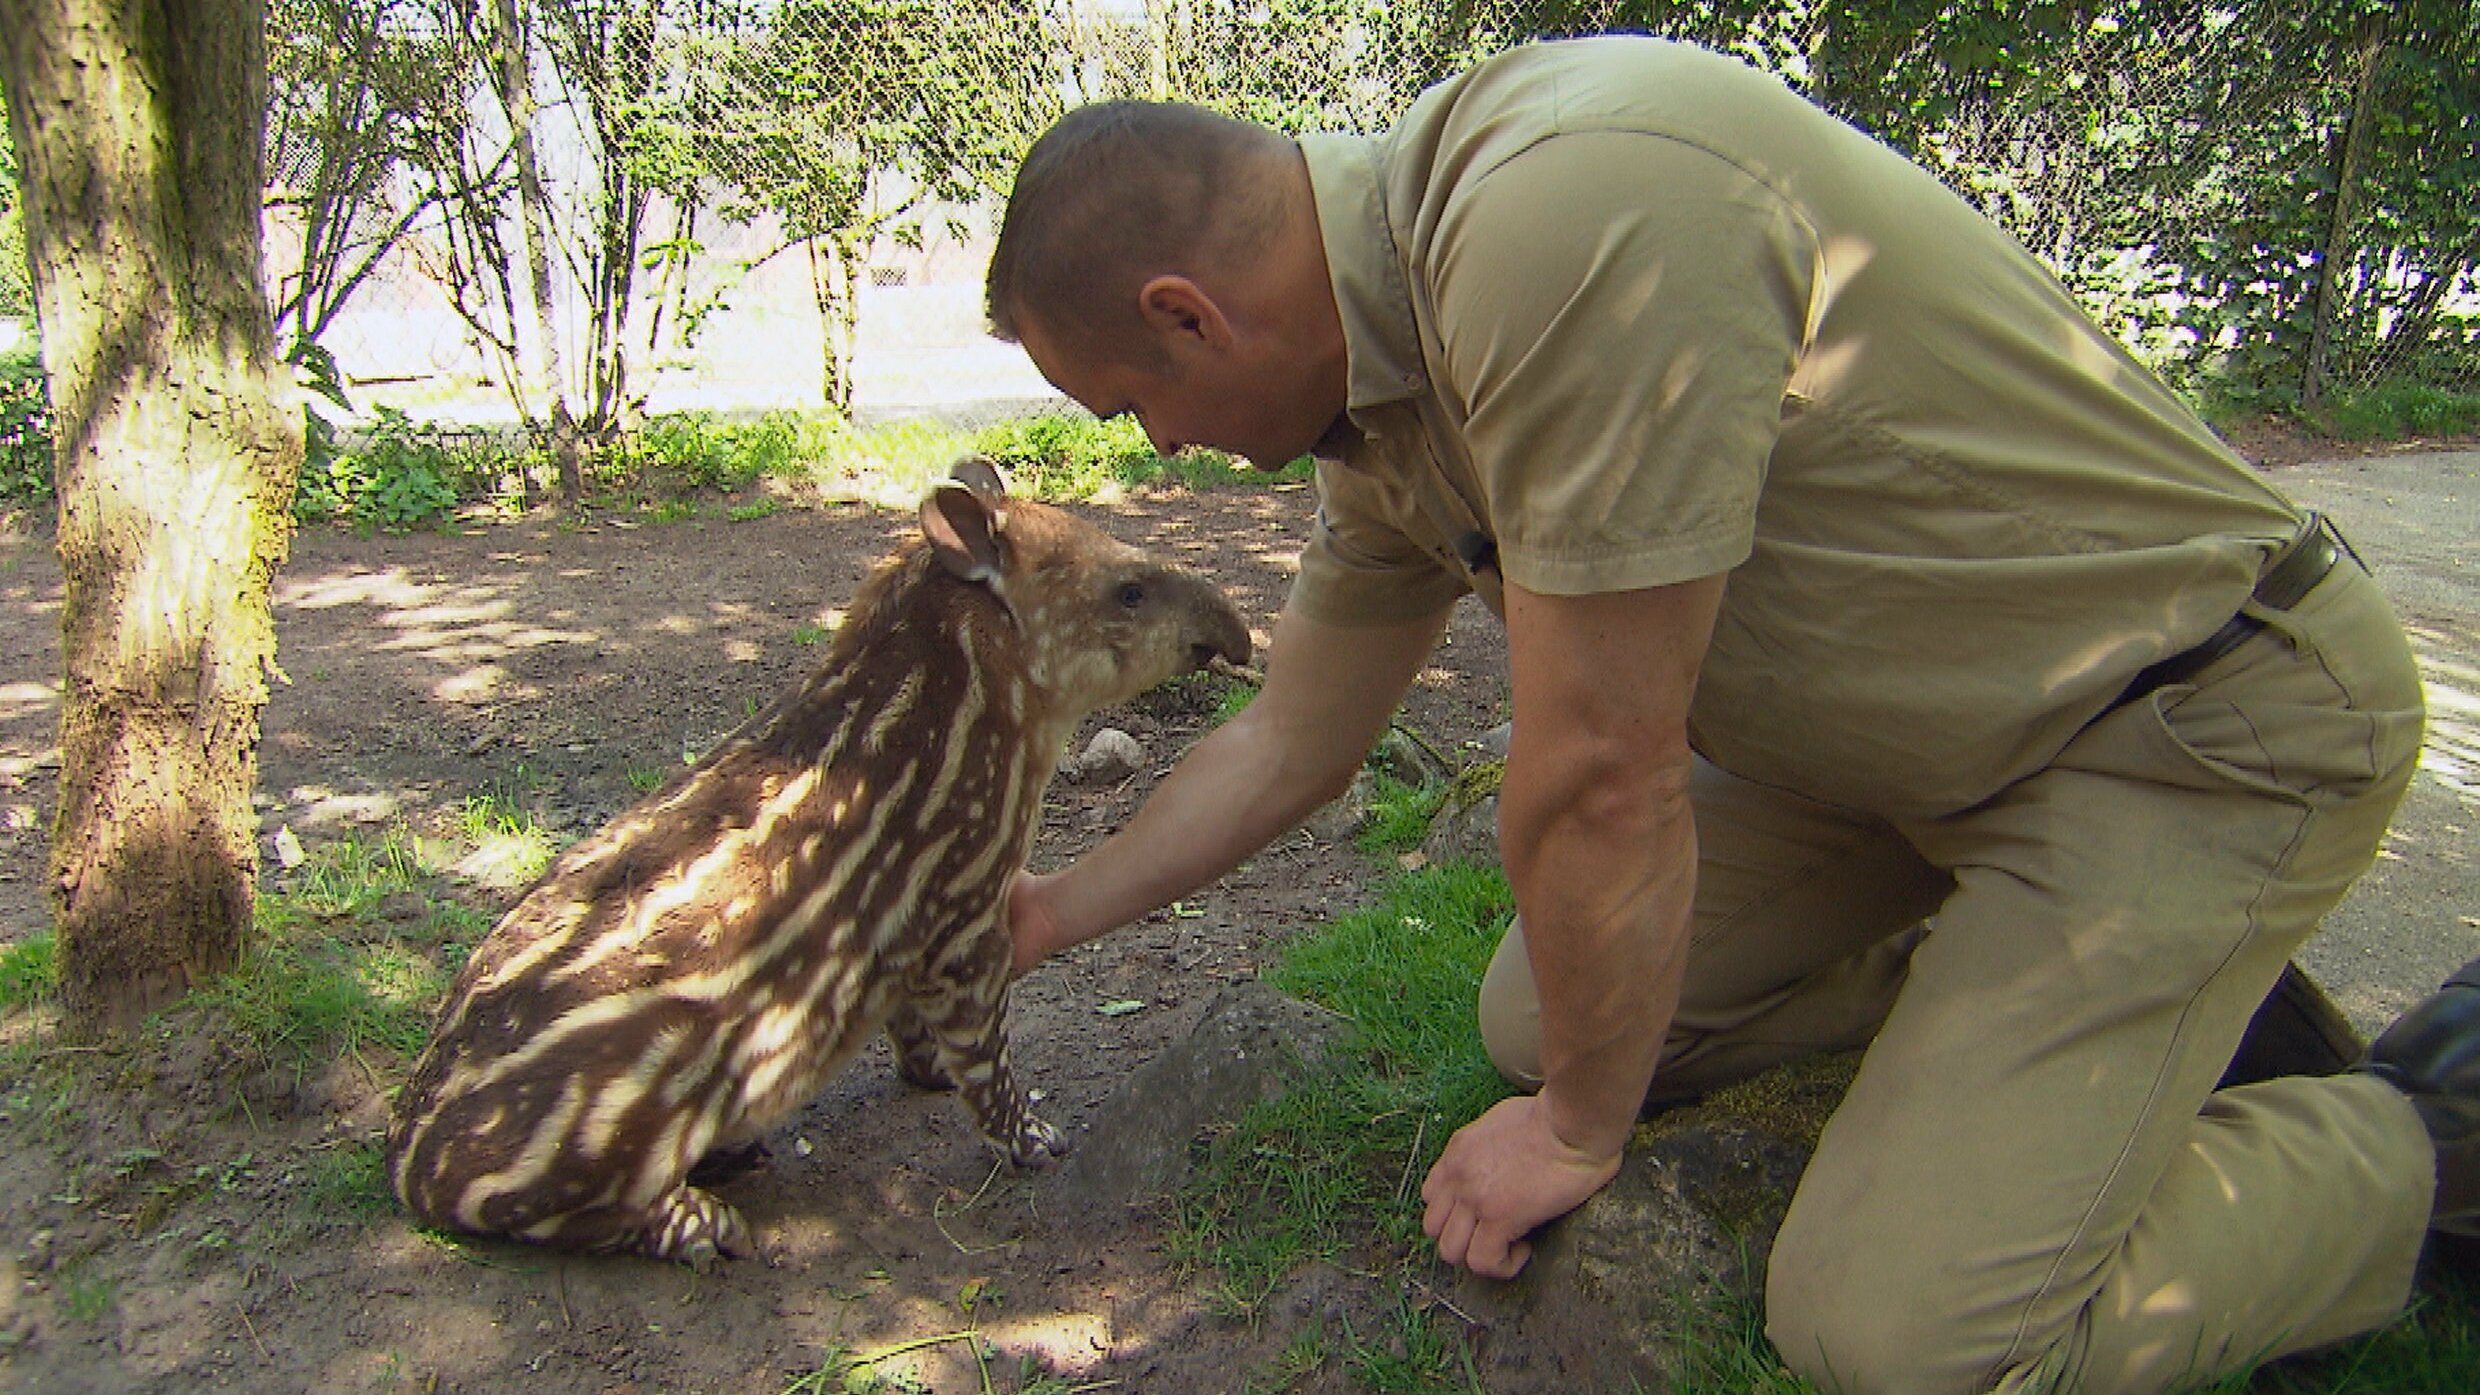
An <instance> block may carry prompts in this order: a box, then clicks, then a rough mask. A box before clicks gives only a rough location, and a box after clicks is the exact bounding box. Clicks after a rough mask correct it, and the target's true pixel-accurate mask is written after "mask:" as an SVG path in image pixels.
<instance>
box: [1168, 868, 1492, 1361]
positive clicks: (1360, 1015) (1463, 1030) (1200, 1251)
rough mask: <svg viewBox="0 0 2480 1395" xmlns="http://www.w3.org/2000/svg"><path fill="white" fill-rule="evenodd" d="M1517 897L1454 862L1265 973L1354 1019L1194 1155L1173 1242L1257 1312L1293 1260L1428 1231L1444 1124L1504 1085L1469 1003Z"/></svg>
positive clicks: (1350, 917)
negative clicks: (1425, 1211)
mask: <svg viewBox="0 0 2480 1395" xmlns="http://www.w3.org/2000/svg"><path fill="white" fill-rule="evenodd" d="M1509 908H1510V903H1509V901H1508V897H1507V890H1506V883H1505V881H1504V879H1502V878H1500V877H1499V876H1498V875H1497V874H1496V873H1494V872H1489V871H1485V870H1482V869H1479V868H1473V867H1467V866H1460V865H1450V866H1445V867H1437V868H1428V869H1424V870H1422V871H1419V872H1415V873H1411V874H1408V875H1405V876H1401V877H1396V878H1393V879H1390V880H1388V881H1386V882H1384V883H1382V884H1381V886H1380V888H1379V896H1378V901H1377V903H1376V904H1375V905H1373V906H1371V907H1369V908H1367V909H1365V910H1361V911H1356V912H1352V913H1350V914H1347V915H1345V916H1343V917H1342V918H1340V919H1338V920H1337V921H1336V922H1335V923H1334V925H1333V926H1332V927H1330V928H1329V929H1328V930H1326V931H1325V932H1324V933H1321V934H1318V935H1315V936H1311V937H1308V938H1304V939H1302V940H1299V941H1296V942H1295V943H1294V944H1293V945H1291V946H1290V947H1288V948H1287V949H1286V951H1285V952H1284V954H1283V957H1282V961H1281V963H1280V964H1279V965H1278V966H1277V967H1276V969H1275V970H1274V972H1273V973H1272V974H1271V975H1269V977H1270V979H1271V980H1272V982H1273V983H1274V985H1275V986H1276V987H1278V988H1281V989H1283V990H1284V991H1285V992H1288V993H1291V994H1294V995H1295V996H1298V997H1303V998H1307V999H1309V1000H1310V1001H1312V1002H1316V1003H1320V1004H1323V1005H1324V1006H1327V1007H1329V1008H1332V1009H1334V1010H1336V1011H1338V1012H1340V1013H1343V1014H1344V1015H1345V1016H1347V1017H1350V1018H1352V1019H1353V1021H1354V1024H1355V1027H1356V1029H1357V1030H1356V1035H1355V1044H1356V1050H1355V1051H1354V1052H1352V1053H1348V1055H1347V1059H1346V1060H1344V1061H1343V1062H1342V1063H1340V1064H1337V1065H1332V1066H1329V1067H1327V1068H1325V1069H1322V1070H1318V1071H1314V1072H1311V1073H1309V1074H1308V1075H1306V1076H1305V1077H1304V1078H1303V1079H1302V1080H1300V1081H1298V1082H1296V1083H1295V1084H1294V1086H1293V1087H1292V1088H1291V1089H1289V1090H1287V1091H1286V1092H1284V1093H1283V1094H1282V1095H1280V1096H1278V1097H1277V1098H1275V1099H1274V1100H1272V1101H1269V1102H1267V1103H1265V1104H1262V1105H1259V1106H1257V1107H1256V1108H1253V1109H1251V1110H1250V1111H1248V1112H1247V1113H1246V1114H1245V1115H1243V1116H1242V1118H1241V1119H1240V1121H1239V1122H1238V1123H1237V1124H1236V1125H1235V1126H1234V1127H1233V1128H1232V1129H1231V1130H1229V1131H1228V1132H1226V1133H1224V1134H1222V1135H1221V1136H1219V1137H1217V1138H1215V1139H1214V1140H1213V1141H1212V1142H1211V1143H1210V1144H1209V1145H1208V1146H1207V1147H1206V1148H1205V1149H1204V1151H1203V1155H1202V1156H1201V1157H1200V1158H1199V1159H1198V1160H1197V1166H1196V1168H1195V1170H1194V1172H1193V1173H1192V1175H1191V1179H1190V1182H1189V1183H1188V1185H1186V1186H1184V1187H1183V1188H1182V1189H1181V1191H1180V1195H1179V1197H1178V1198H1177V1199H1176V1201H1175V1206H1174V1213H1175V1214H1174V1225H1173V1236H1172V1249H1173V1253H1174V1254H1175V1255H1177V1256H1178V1257H1179V1258H1180V1259H1181V1260H1182V1261H1183V1262H1186V1263H1190V1264H1194V1265H1199V1266H1203V1267H1206V1268H1210V1269H1212V1270H1213V1271H1214V1272H1215V1273H1216V1275H1217V1276H1218V1277H1217V1286H1216V1289H1215V1296H1216V1299H1217V1301H1218V1303H1219V1304H1220V1305H1221V1306H1223V1307H1224V1308H1226V1309H1227V1310H1228V1311H1231V1312H1234V1313H1239V1314H1250V1313H1254V1312H1255V1311H1256V1310H1257V1309H1258V1308H1259V1306H1260V1305H1261V1304H1262V1303H1263V1302H1264V1300H1265V1299H1266V1297H1267V1296H1268V1295H1269V1294H1271V1293H1272V1292H1273V1291H1274V1289H1275V1287H1276V1286H1277V1285H1278V1284H1280V1283H1281V1282H1282V1280H1283V1279H1284V1277H1285V1276H1286V1275H1288V1274H1290V1273H1291V1272H1292V1271H1293V1270H1294V1269H1296V1268H1298V1267H1299V1266H1300V1265H1302V1264H1305V1263H1308V1262H1310V1261H1312V1260H1318V1259H1331V1258H1335V1257H1337V1256H1340V1255H1343V1254H1345V1253H1347V1252H1351V1251H1355V1250H1358V1249H1361V1248H1364V1247H1369V1246H1378V1247H1382V1248H1389V1247H1391V1248H1395V1249H1398V1250H1400V1249H1402V1248H1403V1247H1406V1246H1409V1245H1411V1244H1412V1243H1414V1242H1415V1241H1416V1240H1417V1239H1418V1237H1419V1231H1420V1208H1419V1203H1418V1198H1417V1191H1418V1186H1419V1182H1420V1179H1421V1177H1422V1176H1424V1175H1425V1174H1426V1173H1427V1171H1428V1168H1429V1165H1430V1163H1431V1162H1433V1161H1435V1160H1436V1158H1437V1155H1438V1151H1439V1149H1440V1148H1442V1147H1443V1146H1444V1145H1445V1143H1446V1140H1447V1136H1448V1135H1449V1134H1451V1133H1453V1132H1454V1131H1455V1130H1456V1129H1457V1128H1459V1127H1461V1126H1462V1125H1463V1124H1464V1123H1465V1122H1466V1121H1468V1120H1469V1119H1471V1118H1472V1117H1473V1116H1474V1115H1477V1114H1478V1113H1480V1112H1481V1111H1482V1110H1483V1109H1486V1108H1488V1107H1489V1105H1490V1104H1492V1103H1494V1102H1495V1101H1496V1100H1498V1099H1499V1098H1501V1097H1503V1096H1504V1095H1505V1093H1506V1089H1505V1086H1504V1085H1502V1084H1501V1083H1500V1081H1499V1078H1498V1075H1497V1073H1496V1072H1495V1071H1494V1070H1493V1069H1492V1068H1491V1066H1490V1063H1489V1060H1488V1058H1487V1057H1486V1056H1485V1055H1483V1053H1482V1051H1481V1047H1480V1036H1479V1032H1478V1028H1477V1026H1476V1024H1475V1022H1474V1017H1473V1000H1474V993H1475V991H1476V990H1477V989H1478V987H1479V984H1480V979H1481V971H1482V969H1483V968H1484V967H1486V966H1487V964H1488V962H1489V956H1490V951H1491V949H1492V948H1493V947H1494V946H1495V944H1496V942H1497V935H1498V932H1499V929H1500V928H1501V926H1502V925H1503V924H1504V920H1505V915H1506V913H1507V911H1508V909H1509Z"/></svg>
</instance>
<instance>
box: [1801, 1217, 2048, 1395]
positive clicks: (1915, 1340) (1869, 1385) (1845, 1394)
mask: <svg viewBox="0 0 2480 1395" xmlns="http://www.w3.org/2000/svg"><path fill="white" fill-rule="evenodd" d="M1872 1276H1875V1277H1872ZM1888 1277H1889V1276H1888V1275H1886V1273H1885V1267H1883V1266H1877V1265H1872V1264H1870V1263H1869V1262H1868V1257H1867V1256H1865V1255H1857V1254H1854V1253H1852V1247H1851V1246H1850V1245H1848V1244H1845V1243H1841V1242H1838V1241H1837V1240H1836V1239H1835V1238H1833V1237H1831V1236H1825V1235H1819V1234H1816V1233H1814V1231H1813V1229H1812V1230H1809V1231H1802V1230H1800V1229H1797V1228H1794V1227H1791V1226H1786V1227H1785V1228H1784V1230H1783V1232H1782V1234H1781V1235H1780V1236H1779V1237H1777V1239H1776V1241H1775V1245H1774V1250H1773V1254H1772V1256H1771V1258H1770V1259H1769V1260H1768V1262H1767V1268H1766V1291H1765V1328H1766V1336H1767V1337H1768V1338H1769V1339H1770V1340H1771V1341H1772V1342H1773V1343H1774V1348H1775V1350H1776V1351H1777V1352H1778V1353H1779V1354H1780V1355H1781V1357H1782V1361H1783V1365H1784V1366H1785V1367H1787V1368H1789V1369H1790V1370H1791V1371H1792V1373H1793V1374H1795V1375H1798V1376H1799V1377H1801V1378H1802V1379H1804V1380H1806V1381H1808V1382H1809V1383H1810V1384H1811V1385H1814V1386H1815V1387H1816V1388H1817V1389H1818V1390H1820V1391H1824V1392H1828V1395H1968V1393H1969V1392H1979V1391H1984V1390H1987V1389H1988V1388H1989V1385H1990V1381H1991V1378H1992V1376H1993V1375H1994V1370H1993V1368H1994V1366H1995V1365H1996V1363H1997V1357H1998V1352H1996V1351H1994V1350H1993V1349H1992V1337H1993V1334H1991V1333H1987V1332H1982V1331H1978V1330H1976V1327H1975V1324H1974V1322H1973V1317H1972V1315H1971V1314H1970V1313H1968V1312H1959V1311H1958V1310H1957V1305H1951V1304H1944V1303H1940V1302H1938V1301H1936V1300H1935V1299H1933V1298H1929V1297H1927V1296H1926V1295H1924V1294H1922V1293H1921V1292H1920V1291H1919V1290H1918V1289H1917V1288H1916V1287H1914V1286H1913V1285H1910V1284H1906V1283H1902V1282H1887V1281H1886V1279H1887V1278H1888ZM1982 1316H1984V1317H1985V1316H1988V1315H1986V1314H1983V1315H1982ZM1998 1340H1999V1341H2000V1342H2001V1343H2002V1342H2003V1340H2004V1338H2003V1336H2002V1335H1998Z"/></svg>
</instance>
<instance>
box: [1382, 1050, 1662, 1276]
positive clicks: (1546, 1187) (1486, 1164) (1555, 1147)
mask: <svg viewBox="0 0 2480 1395" xmlns="http://www.w3.org/2000/svg"><path fill="white" fill-rule="evenodd" d="M1618 1173H1619V1158H1618V1155H1617V1154H1612V1155H1611V1156H1609V1157H1606V1158H1604V1157H1596V1156H1594V1155H1593V1154H1591V1153H1588V1152H1585V1151H1584V1150H1582V1149H1578V1148H1575V1147H1571V1146H1570V1145H1569V1144H1568V1143H1567V1142H1566V1141H1565V1140H1563V1139H1561V1138H1560V1137H1559V1136H1558V1135H1557V1134H1556V1133H1554V1132H1552V1131H1551V1128H1550V1109H1549V1106H1547V1105H1546V1104H1544V1103H1543V1102H1542V1099H1541V1097H1540V1096H1538V1095H1519V1096H1517V1097H1516V1098H1514V1099H1510V1100H1501V1101H1500V1102H1499V1103H1498V1104H1497V1105H1496V1106H1495V1107H1493V1108H1492V1109H1491V1110H1490V1112H1489V1113H1487V1114H1484V1115H1482V1116H1481V1117H1480V1118H1478V1119H1475V1120H1473V1121H1472V1122H1471V1123H1469V1124H1466V1125H1465V1126H1464V1127H1463V1128H1461V1129H1458V1130H1457V1131H1456V1134H1455V1137H1453V1138H1451V1139H1448V1140H1447V1149H1446V1152H1445V1153H1443V1154H1442V1155H1440V1157H1439V1159H1438V1165H1437V1166H1436V1167H1433V1168H1431V1169H1430V1170H1429V1180H1427V1181H1425V1182H1423V1183H1422V1184H1421V1199H1422V1200H1423V1201H1425V1202H1427V1203H1429V1206H1428V1209H1427V1210H1426V1211H1425V1212H1423V1213H1422V1216H1421V1229H1422V1230H1423V1231H1425V1232H1427V1234H1428V1235H1429V1238H1431V1239H1432V1240H1435V1241H1437V1242H1438V1257H1439V1258H1440V1259H1443V1260H1445V1261H1446V1262H1447V1263H1449V1264H1461V1265H1463V1266H1465V1267H1466V1268H1468V1269H1470V1270H1472V1271H1473V1272H1474V1273H1476V1274H1479V1275H1481V1276H1482V1277H1484V1278H1489V1279H1512V1278H1514V1277H1515V1276H1516V1274H1517V1272H1518V1271H1520V1270H1522V1269H1523V1268H1524V1262H1525V1261H1526V1260H1528V1259H1530V1258H1532V1255H1533V1247H1532V1245H1531V1244H1530V1243H1529V1242H1528V1241H1526V1239H1525V1238H1524V1237H1525V1236H1527V1235H1529V1234H1531V1233H1532V1231H1533V1230H1534V1228H1535V1227H1537V1226H1540V1225H1542V1224H1544V1223H1546V1222H1548V1221H1552V1220H1556V1219H1557V1218H1559V1217H1561V1216H1564V1215H1566V1214H1567V1213H1568V1212H1570V1211H1573V1210H1575V1209H1576V1208H1577V1207H1579V1206H1582V1205H1583V1204H1584V1202H1585V1198H1587V1197H1589V1196H1591V1195H1593V1194H1594V1193H1595V1192H1597V1191H1600V1190H1601V1189H1602V1186H1603V1184H1605V1183H1607V1182H1608V1181H1609V1180H1610V1179H1611V1178H1613V1177H1615V1176H1617V1175H1618Z"/></svg>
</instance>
